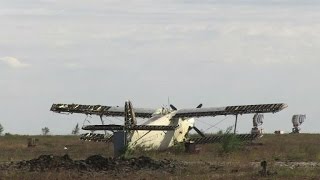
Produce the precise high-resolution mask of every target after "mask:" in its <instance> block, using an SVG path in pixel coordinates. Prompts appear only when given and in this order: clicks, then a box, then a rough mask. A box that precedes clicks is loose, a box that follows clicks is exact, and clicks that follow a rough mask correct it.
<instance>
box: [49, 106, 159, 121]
mask: <svg viewBox="0 0 320 180" xmlns="http://www.w3.org/2000/svg"><path fill="white" fill-rule="evenodd" d="M50 110H51V111H53V112H57V113H61V112H66V113H81V114H87V115H88V114H90V115H92V114H93V115H98V116H124V115H125V113H124V107H116V106H101V105H81V104H53V105H52V106H51V109H50ZM133 110H134V112H135V115H136V117H141V118H150V117H151V116H152V114H153V113H154V112H155V111H156V110H155V109H147V108H133Z"/></svg>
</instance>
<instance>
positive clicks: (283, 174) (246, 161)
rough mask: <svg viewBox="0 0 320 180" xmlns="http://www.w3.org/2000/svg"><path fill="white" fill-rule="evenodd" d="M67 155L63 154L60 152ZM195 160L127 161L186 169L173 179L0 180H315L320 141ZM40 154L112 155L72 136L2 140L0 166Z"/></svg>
mask: <svg viewBox="0 0 320 180" xmlns="http://www.w3.org/2000/svg"><path fill="white" fill-rule="evenodd" d="M28 138H36V139H38V142H37V146H36V147H28V146H27V142H28ZM65 146H66V147H67V148H68V149H67V150H65V149H64V147H65ZM200 147H201V151H200V153H198V154H188V153H185V152H184V151H183V150H182V149H183V148H181V147H180V146H178V147H175V148H172V149H170V150H168V151H163V152H158V151H142V150H137V151H135V152H134V153H133V154H132V156H140V155H144V156H149V157H151V158H153V159H173V160H177V161H179V162H183V163H184V164H185V167H184V168H183V169H178V170H177V171H176V172H174V173H163V172H157V171H147V170H145V171H139V172H129V173H126V174H117V175H114V174H113V175H110V174H105V173H88V174H79V173H78V172H74V171H61V172H41V173H35V172H12V171H10V170H2V171H0V179H75V178H80V179H88V178H94V179H105V178H116V179H122V178H126V179H128V178H129V179H239V178H242V179H320V135H319V134H287V135H271V134H270V135H264V137H263V138H261V139H260V140H259V141H257V142H255V143H253V144H251V143H250V144H246V145H244V146H242V147H241V148H240V149H238V150H234V151H232V152H230V153H224V152H223V150H222V147H221V145H220V144H207V145H201V146H200ZM43 154H53V155H64V154H69V156H70V157H71V158H72V159H85V158H87V157H88V156H90V155H95V154H101V155H103V156H105V157H110V156H112V155H113V148H112V144H105V143H95V142H83V141H80V140H79V139H78V137H77V136H16V135H10V136H1V137H0V163H7V162H11V161H21V160H29V159H33V158H37V157H38V156H40V155H43ZM263 160H265V161H267V163H268V169H269V171H270V172H271V175H270V176H267V177H262V176H260V174H259V173H258V172H259V170H261V167H260V162H261V161H263Z"/></svg>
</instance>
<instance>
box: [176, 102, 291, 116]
mask: <svg viewBox="0 0 320 180" xmlns="http://www.w3.org/2000/svg"><path fill="white" fill-rule="evenodd" d="M286 107H288V106H287V105H286V104H283V103H279V104H258V105H242V106H227V107H211V108H210V107H209V108H193V109H180V110H178V111H177V113H176V114H175V115H174V116H173V118H180V117H181V118H182V117H185V118H191V117H204V116H219V115H238V114H240V115H242V114H251V113H276V112H278V111H281V110H283V109H285V108H286Z"/></svg>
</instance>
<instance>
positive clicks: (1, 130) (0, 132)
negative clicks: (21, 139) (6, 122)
mask: <svg viewBox="0 0 320 180" xmlns="http://www.w3.org/2000/svg"><path fill="white" fill-rule="evenodd" d="M3 130H4V129H3V126H2V125H1V124H0V135H1V134H2V133H3Z"/></svg>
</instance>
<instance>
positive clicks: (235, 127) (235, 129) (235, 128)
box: [233, 114, 238, 134]
mask: <svg viewBox="0 0 320 180" xmlns="http://www.w3.org/2000/svg"><path fill="white" fill-rule="evenodd" d="M237 123H238V114H237V115H236V122H235V123H234V132H233V133H234V134H236V131H237Z"/></svg>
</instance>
